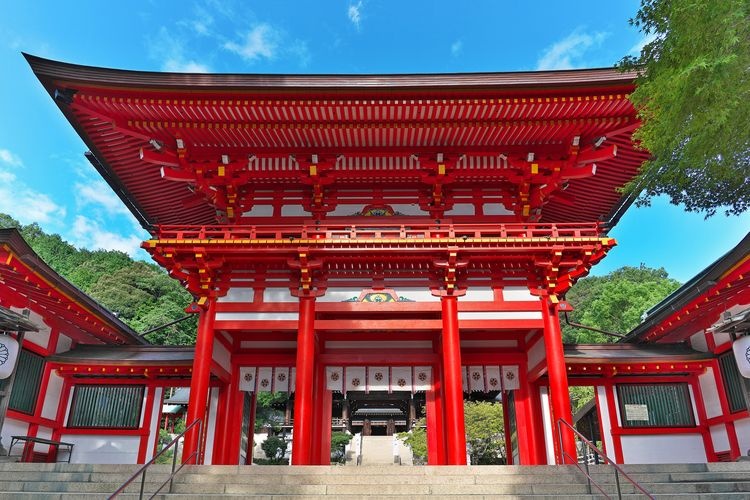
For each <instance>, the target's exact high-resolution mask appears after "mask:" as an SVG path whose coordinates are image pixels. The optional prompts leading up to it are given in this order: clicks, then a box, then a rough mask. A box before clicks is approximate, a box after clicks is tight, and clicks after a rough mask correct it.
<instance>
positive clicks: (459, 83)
mask: <svg viewBox="0 0 750 500" xmlns="http://www.w3.org/2000/svg"><path fill="white" fill-rule="evenodd" d="M23 56H24V57H25V58H26V61H27V62H28V63H29V65H30V66H31V68H32V70H33V71H34V73H35V74H36V75H37V76H38V77H39V78H40V79H41V78H51V79H63V80H71V81H77V82H85V83H86V84H88V85H117V86H125V87H144V86H145V87H160V88H169V89H179V88H184V89H185V90H190V91H199V90H201V89H202V88H203V89H212V90H220V89H227V90H230V89H231V90H238V89H248V90H250V89H252V90H259V89H267V90H294V89H296V90H301V91H305V90H317V91H319V90H323V89H350V90H378V89H381V90H382V89H401V90H414V89H419V90H427V89H442V90H449V89H472V88H476V89H487V88H488V87H495V88H508V89H512V88H518V87H537V88H538V87H545V86H566V85H567V86H587V85H603V84H604V85H607V84H610V85H632V84H633V82H634V80H635V78H636V77H637V73H635V72H632V71H621V70H618V69H616V68H591V69H571V70H546V71H512V72H478V73H406V74H259V73H255V74H251V73H167V72H159V71H136V70H127V69H115V68H104V67H96V66H85V65H80V64H72V63H67V62H61V61H55V60H51V59H44V58H42V57H38V56H34V55H31V54H27V53H23Z"/></svg>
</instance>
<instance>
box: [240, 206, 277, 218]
mask: <svg viewBox="0 0 750 500" xmlns="http://www.w3.org/2000/svg"><path fill="white" fill-rule="evenodd" d="M272 215H273V205H253V208H251V209H250V210H248V211H247V212H242V216H243V217H271V216H272Z"/></svg>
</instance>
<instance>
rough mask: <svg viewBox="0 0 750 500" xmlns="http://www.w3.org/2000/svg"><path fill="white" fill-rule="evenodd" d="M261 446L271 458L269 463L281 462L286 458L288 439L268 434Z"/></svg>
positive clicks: (268, 457)
mask: <svg viewBox="0 0 750 500" xmlns="http://www.w3.org/2000/svg"><path fill="white" fill-rule="evenodd" d="M260 447H261V448H262V449H263V453H265V454H266V458H267V459H268V460H269V462H268V465H272V464H280V463H282V461H283V460H284V454H285V453H286V440H285V439H284V438H283V437H281V436H268V437H267V438H266V440H265V441H263V443H261V445H260Z"/></svg>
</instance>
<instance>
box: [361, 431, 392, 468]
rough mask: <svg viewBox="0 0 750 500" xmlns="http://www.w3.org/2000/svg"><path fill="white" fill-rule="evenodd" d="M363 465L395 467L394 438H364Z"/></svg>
mask: <svg viewBox="0 0 750 500" xmlns="http://www.w3.org/2000/svg"><path fill="white" fill-rule="evenodd" d="M362 465H393V436H362Z"/></svg>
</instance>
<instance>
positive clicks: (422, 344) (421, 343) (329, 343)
mask: <svg viewBox="0 0 750 500" xmlns="http://www.w3.org/2000/svg"><path fill="white" fill-rule="evenodd" d="M431 348H432V341H430V340H402V341H395V342H368V341H357V340H326V349H392V350H393V351H394V352H398V350H400V349H431Z"/></svg>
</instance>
